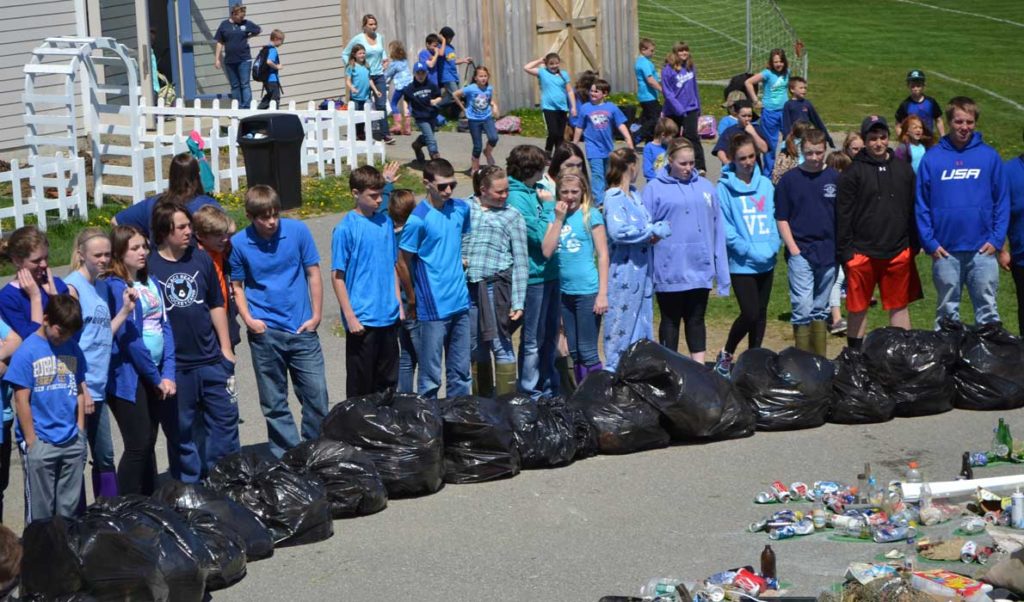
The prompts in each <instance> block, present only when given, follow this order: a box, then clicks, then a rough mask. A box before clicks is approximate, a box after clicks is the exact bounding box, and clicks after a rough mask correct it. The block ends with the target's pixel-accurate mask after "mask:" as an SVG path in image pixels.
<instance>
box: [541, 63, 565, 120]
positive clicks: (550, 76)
mask: <svg viewBox="0 0 1024 602" xmlns="http://www.w3.org/2000/svg"><path fill="white" fill-rule="evenodd" d="M537 79H538V80H539V81H540V108H541V110H542V111H568V110H569V95H568V94H567V93H566V91H565V86H566V84H568V83H569V82H570V81H572V80H570V79H569V72H568V71H566V70H564V69H562V70H560V71H559V72H558V73H557V74H555V73H552V72H550V71H548V68H547V67H543V66H542V67H541V68H540V70H539V71H538V72H537Z"/></svg>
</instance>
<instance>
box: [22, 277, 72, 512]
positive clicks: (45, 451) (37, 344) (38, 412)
mask: <svg viewBox="0 0 1024 602" xmlns="http://www.w3.org/2000/svg"><path fill="white" fill-rule="evenodd" d="M81 328H82V310H81V308H80V307H79V305H78V301H77V300H76V299H75V298H74V297H72V296H71V295H67V294H61V295H55V296H53V297H51V298H50V302H49V303H48V304H47V306H46V309H45V310H43V325H42V326H41V327H40V328H39V330H38V331H36V332H35V333H34V334H32V335H30V336H29V337H28V338H26V339H25V341H24V342H23V343H22V344H21V346H20V347H18V350H17V351H15V352H14V355H13V356H12V357H11V366H10V368H8V369H7V374H6V375H5V376H4V382H6V383H7V384H8V385H10V386H11V387H13V388H14V409H15V413H16V414H17V417H18V425H17V429H16V435H17V439H18V448H19V449H20V451H21V459H22V463H23V465H24V472H25V499H26V500H27V503H26V504H25V524H26V525H27V524H29V523H31V522H32V521H35V520H41V519H46V518H50V517H53V516H63V517H72V516H74V515H75V514H76V513H77V512H78V504H79V501H80V499H81V495H82V491H84V489H83V485H84V481H83V471H84V469H85V452H86V442H85V412H86V408H88V409H89V411H90V412H91V411H92V399H91V398H90V397H89V391H88V389H87V388H86V387H85V367H86V366H85V356H83V355H82V351H81V349H79V348H78V345H77V344H76V343H75V342H74V340H73V337H74V336H75V334H76V333H78V331H79V330H81Z"/></svg>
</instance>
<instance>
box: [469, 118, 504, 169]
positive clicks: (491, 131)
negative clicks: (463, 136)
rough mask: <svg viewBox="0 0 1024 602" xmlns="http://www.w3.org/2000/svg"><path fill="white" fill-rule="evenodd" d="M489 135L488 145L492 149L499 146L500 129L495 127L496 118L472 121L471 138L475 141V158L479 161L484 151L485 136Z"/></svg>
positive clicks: (470, 126)
mask: <svg viewBox="0 0 1024 602" xmlns="http://www.w3.org/2000/svg"><path fill="white" fill-rule="evenodd" d="M485 133H486V134H487V144H488V145H490V147H491V148H494V147H495V146H498V128H496V127H494V118H493V117H488V118H487V119H481V120H479V121H478V120H476V119H470V120H469V138H470V140H472V141H473V158H474V159H479V158H480V153H481V151H483V150H484V140H483V135H484V134H485Z"/></svg>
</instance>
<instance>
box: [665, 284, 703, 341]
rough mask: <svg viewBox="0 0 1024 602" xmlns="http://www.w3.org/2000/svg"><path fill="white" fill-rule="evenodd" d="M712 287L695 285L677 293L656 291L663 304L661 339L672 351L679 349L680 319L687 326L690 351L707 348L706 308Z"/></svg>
mask: <svg viewBox="0 0 1024 602" xmlns="http://www.w3.org/2000/svg"><path fill="white" fill-rule="evenodd" d="M710 292H711V289H709V288H695V289H692V290H688V291H679V292H674V293H657V296H658V307H660V308H661V326H659V327H658V341H659V342H660V343H661V344H662V345H664V346H665V347H668V348H669V349H671V350H672V351H678V350H679V321H680V320H682V321H683V324H684V328H685V330H686V348H687V349H688V350H689V352H690V353H701V352H703V351H706V350H707V346H708V345H707V332H706V330H705V328H704V312H705V311H706V310H707V308H708V294H709V293H710Z"/></svg>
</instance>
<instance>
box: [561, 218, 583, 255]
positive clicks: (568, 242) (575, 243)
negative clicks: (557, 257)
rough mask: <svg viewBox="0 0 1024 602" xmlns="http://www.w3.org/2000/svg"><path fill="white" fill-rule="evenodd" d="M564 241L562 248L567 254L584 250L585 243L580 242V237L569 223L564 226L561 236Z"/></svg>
mask: <svg viewBox="0 0 1024 602" xmlns="http://www.w3.org/2000/svg"><path fill="white" fill-rule="evenodd" d="M559 238H561V240H562V248H561V249H560V250H564V251H565V252H566V253H579V252H580V250H581V249H582V248H583V243H582V242H580V238H579V236H577V235H576V232H574V231H573V229H572V226H570V225H569V224H568V223H566V224H565V225H563V226H562V232H561V234H560V236H559Z"/></svg>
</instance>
